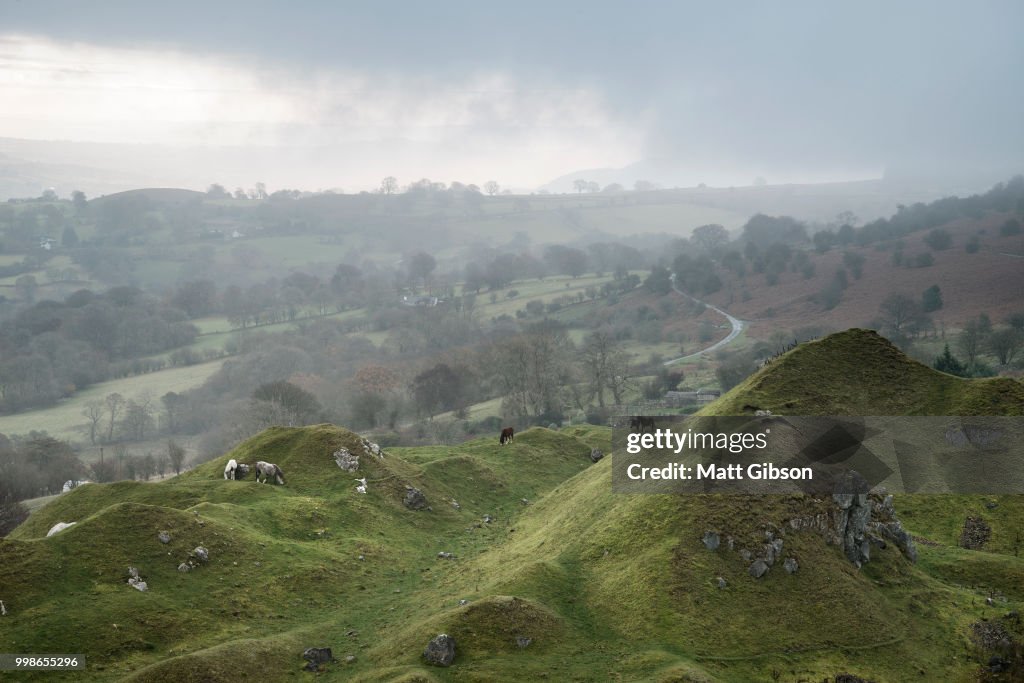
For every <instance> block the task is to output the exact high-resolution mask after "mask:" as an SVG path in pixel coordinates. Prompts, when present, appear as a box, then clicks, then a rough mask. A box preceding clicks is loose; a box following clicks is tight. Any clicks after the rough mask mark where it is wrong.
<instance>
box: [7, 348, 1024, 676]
mask: <svg viewBox="0 0 1024 683" xmlns="http://www.w3.org/2000/svg"><path fill="white" fill-rule="evenodd" d="M755 402H756V403H758V404H766V405H767V406H769V407H772V408H777V410H776V412H783V413H785V412H790V413H791V414H792V411H802V412H805V413H809V414H887V413H892V414H904V413H906V414H948V413H949V411H962V412H965V413H971V412H973V413H984V414H1014V415H1020V414H1022V412H1024V392H1022V388H1021V386H1020V385H1019V384H1018V383H1014V382H1012V381H1010V380H982V381H979V380H959V379H955V378H952V377H947V376H945V375H941V374H939V373H935V372H933V371H931V370H929V369H928V368H925V367H923V366H920V365H918V364H916V363H914V362H913V361H911V360H909V359H908V358H906V357H905V356H903V355H902V354H901V353H900V352H899V351H898V350H897V349H895V347H892V346H891V345H890V344H888V343H887V342H885V341H884V340H882V339H881V338H879V337H878V336H877V335H875V334H874V333H871V332H868V331H864V330H849V331H847V332H844V333H840V334H837V335H833V336H830V337H827V338H824V339H821V340H819V341H816V342H812V343H809V344H805V345H802V346H800V347H797V348H796V349H794V350H792V351H791V352H790V353H789V354H787V355H786V356H784V357H782V358H781V359H779V360H778V361H776V363H774V364H773V365H772V366H769V367H768V368H765V369H764V370H762V371H761V372H759V373H758V374H756V375H754V376H753V377H751V378H750V379H749V380H748V381H747V382H746V383H744V384H742V385H740V386H739V387H737V388H736V389H734V390H733V391H732V392H730V393H728V394H726V395H725V396H723V397H722V399H720V401H718V402H716V403H715V404H712V405H710V406H708V407H707V408H706V409H705V412H706V413H708V414H725V413H734V412H743V411H744V410H747V409H745V408H744V407H743V406H745V405H747V404H751V403H755ZM790 402H791V403H792V405H790ZM593 447H598V448H601V449H602V450H603V451H605V452H606V453H607V452H608V450H609V431H608V430H607V428H600V427H591V426H576V427H568V428H565V429H563V430H561V431H560V432H555V431H551V430H547V429H539V428H536V429H531V430H529V431H526V432H523V433H522V434H519V435H517V436H516V439H515V440H514V441H513V442H512V443H511V444H510V445H507V446H499V445H498V444H497V435H493V436H492V438H487V439H483V440H476V441H471V442H468V443H465V444H461V445H458V446H434V447H425V448H408V449H391V450H387V452H386V453H385V455H384V456H383V458H378V457H376V456H374V455H372V454H370V453H368V452H367V451H366V450H365V448H364V445H363V443H362V442H361V440H360V438H359V437H358V436H357V435H356V434H353V433H352V432H349V431H348V430H345V429H341V428H337V427H333V426H330V425H317V426H312V427H303V428H273V429H270V430H268V431H266V432H264V433H263V434H261V435H259V436H257V437H254V438H253V439H250V440H249V441H246V442H245V443H243V444H241V445H240V446H238V447H237V448H236V449H235V450H233V451H232V452H231V453H229V454H225V455H224V456H222V457H221V458H218V459H216V460H213V461H211V462H209V463H207V464H204V465H202V466H200V467H197V468H196V469H195V470H193V471H190V472H188V473H186V474H184V475H181V476H179V477H175V478H173V479H170V480H168V481H165V482H162V483H159V484H140V483H131V482H122V483H118V484H113V485H100V484H90V485H87V486H84V487H80V488H78V489H75V490H74V491H72V492H70V493H68V494H65V495H63V496H60V497H59V498H57V499H56V500H55V501H54V502H53V503H51V504H49V505H47V506H46V507H43V508H42V509H40V510H39V511H37V512H36V513H34V514H33V516H32V517H31V518H30V519H29V520H28V521H27V522H26V523H25V524H24V525H22V526H21V527H19V528H18V529H16V530H15V532H14V533H13V534H12V536H11V537H10V538H9V539H6V540H3V541H0V586H2V588H0V590H2V591H3V599H4V600H5V603H6V605H7V609H8V615H7V616H6V617H4V618H3V622H2V623H3V628H2V629H0V649H3V650H6V651H11V652H14V651H25V652H35V651H39V652H41V651H44V650H52V651H69V652H70V651H76V652H80V653H84V654H85V655H86V656H87V658H88V661H89V663H90V671H91V673H90V678H91V679H92V680H136V681H181V680H202V681H215V682H216V681H238V680H257V679H258V680H266V681H277V680H290V679H291V678H292V677H294V676H296V675H299V669H300V667H301V666H302V665H303V664H304V662H303V661H302V659H301V657H300V655H301V653H302V651H303V650H304V649H305V648H307V647H322V646H326V647H331V648H332V650H333V654H334V656H335V658H336V659H338V660H339V661H338V662H335V663H331V664H329V665H328V666H327V669H328V671H329V672H330V673H329V674H328V676H329V678H330V679H337V680H342V679H344V680H353V681H406V682H411V681H447V680H487V681H523V680H545V679H546V680H585V681H589V680H595V681H596V680H607V679H609V678H612V679H619V680H624V681H637V680H645V681H648V680H649V681H664V682H669V681H705V682H715V681H719V682H725V681H737V682H746V681H755V680H756V681H761V680H773V679H774V680H791V681H797V680H800V679H803V680H807V681H822V680H829V681H833V680H834V677H835V676H837V675H839V674H840V673H844V672H846V673H851V674H856V675H857V676H860V677H862V679H867V680H875V681H904V680H943V681H967V680H975V677H976V675H981V673H982V672H983V671H984V669H983V666H985V665H986V663H987V662H988V661H989V659H990V657H991V656H993V655H994V653H995V652H996V651H994V650H992V647H997V648H998V647H1001V646H998V645H992V642H988V645H985V643H984V642H983V641H985V638H980V641H978V642H980V643H981V644H975V641H976V640H978V639H979V635H978V634H979V633H980V634H982V635H984V634H985V633H996V634H997V636H998V637H997V638H996V640H999V638H1004V637H1005V638H1006V639H1016V640H1017V642H1019V640H1020V639H1021V638H1022V636H1024V633H1022V629H1021V625H1020V621H1019V619H1018V620H1016V621H1014V619H1013V618H1012V617H1004V614H1007V613H1011V612H1014V611H1015V610H1019V608H1020V606H1021V605H1022V604H1024V588H1022V587H1024V559H1021V558H1019V557H1018V556H1017V554H1016V551H1015V550H1014V548H1015V546H1014V543H1015V541H1014V533H1015V532H1019V529H1020V528H1021V526H1022V524H1024V501H1022V500H1021V497H1019V496H1004V497H999V498H991V497H982V496H926V497H925V496H922V497H912V496H898V497H897V498H896V501H895V508H896V511H897V512H898V513H899V514H900V516H901V518H902V519H903V521H904V523H905V524H906V526H907V527H908V528H909V529H910V530H911V532H912V533H913V534H914V535H915V536H916V537H917V539H918V560H917V563H916V564H913V563H911V562H910V561H909V560H908V559H907V558H906V557H904V555H903V554H901V552H900V550H899V549H898V548H897V547H896V546H895V545H894V544H892V543H890V544H888V545H886V544H878V545H873V546H872V550H871V553H872V554H871V561H870V562H869V563H867V564H865V565H864V566H863V567H862V568H860V569H858V568H856V567H855V566H854V565H852V564H851V563H850V562H849V561H848V560H847V559H846V558H845V557H844V556H843V554H842V552H841V550H840V548H838V547H837V546H835V545H833V544H831V543H830V541H829V534H828V533H824V534H821V533H817V532H814V531H810V530H805V531H795V529H796V528H797V527H798V526H801V525H802V523H803V521H805V520H811V521H813V520H825V521H824V522H822V524H825V525H826V526H827V525H831V524H833V522H832V520H833V519H839V517H835V518H833V512H834V504H833V503H832V501H831V499H816V498H811V497H805V496H760V497H755V496H721V495H715V496H700V495H693V496H667V495H617V494H613V493H611V485H610V472H611V467H610V460H611V458H608V457H606V458H604V459H603V460H601V461H599V462H598V463H597V464H593V465H592V464H591V459H590V457H589V455H590V453H591V448H593ZM341 448H345V449H347V450H349V451H350V452H351V453H354V454H357V455H359V471H358V472H344V471H342V470H341V469H339V467H338V466H337V465H336V464H335V461H334V457H333V455H332V454H334V453H336V452H337V451H338V450H339V449H341ZM228 458H236V459H238V460H239V461H242V462H252V461H253V460H255V459H257V458H259V459H263V460H269V461H274V462H277V463H278V464H279V465H281V467H282V468H283V470H284V472H285V476H286V479H287V484H286V485H285V486H274V485H270V484H267V485H257V484H255V483H254V482H253V481H252V480H251V475H250V479H249V480H248V481H224V480H223V478H222V475H221V472H222V469H223V467H224V465H225V463H226V461H227V459H228ZM356 477H365V478H366V479H367V489H368V490H367V493H366V494H361V493H359V492H357V491H356V489H355V485H356V482H355V481H354V479H355V478H356ZM407 486H414V487H416V488H418V489H419V490H421V491H422V493H423V494H424V495H425V497H426V501H427V502H428V504H429V506H430V507H429V509H423V510H418V511H415V510H410V509H408V508H407V507H406V506H405V505H404V504H403V499H404V498H405V497H406V495H407V492H408V489H407V488H406V487H407ZM878 501H879V502H878V504H879V505H881V504H882V503H881V502H880V501H881V499H878ZM456 502H457V504H456ZM987 503H988V504H987ZM872 514H875V512H872ZM968 516H971V517H974V518H977V519H979V520H982V521H983V522H984V523H985V524H986V525H988V527H989V528H990V529H991V538H990V540H989V541H987V542H986V543H987V545H985V546H984V552H978V551H974V550H965V549H962V548H959V547H958V542H959V538H960V531H961V528H962V526H963V524H964V521H965V519H966V518H967V517H968ZM794 520H796V522H799V524H797V523H795V522H794ZM58 521H76V522H78V523H77V524H76V525H75V526H73V527H71V528H70V529H67V530H65V531H63V532H60V533H59V534H57V535H55V536H53V537H51V538H44V536H45V533H46V530H47V529H48V528H49V527H50V526H51V525H52V524H54V523H56V522H58ZM829 528H831V527H829ZM708 530H713V531H714V532H716V533H718V534H719V535H720V538H721V541H722V544H721V547H719V548H718V549H716V550H708V549H707V548H706V547H705V546H704V544H703V543H702V538H703V536H704V534H705V532H706V531H708ZM160 531H167V532H168V533H169V534H170V536H171V540H170V542H169V543H167V544H166V545H164V544H162V543H161V542H160V541H159V540H158V539H157V534H158V533H159V532H160ZM1018 538H1019V536H1018ZM729 539H731V541H730V540H729ZM766 539H768V540H771V539H781V541H782V550H781V555H780V557H786V558H792V559H794V560H796V561H797V562H798V565H799V568H798V570H797V571H796V572H795V573H788V572H786V571H783V569H782V567H781V566H780V564H779V563H778V562H777V563H776V564H775V565H774V567H773V568H772V569H771V570H770V571H769V572H768V573H767V574H766V575H765V576H764V577H763V578H760V579H754V578H752V577H751V576H750V575H749V574H748V565H749V564H750V562H749V559H746V560H745V559H744V558H743V557H742V553H743V552H745V551H752V552H754V553H760V552H762V550H761V549H762V548H763V547H765V544H766V542H767V541H766ZM200 544H201V545H203V546H204V547H205V548H207V549H208V550H209V561H208V562H206V563H203V562H196V564H197V565H198V566H197V567H195V568H193V569H192V570H191V571H188V572H181V571H179V570H178V565H179V564H180V563H182V562H184V561H186V560H187V558H188V557H189V552H190V551H191V550H193V549H194V548H195V547H196V546H198V545H200ZM730 544H732V545H734V547H733V549H731V550H730V549H729V547H728V546H729V545H730ZM439 553H452V554H453V557H451V558H448V557H445V556H439ZM780 561H781V560H780ZM129 566H134V567H137V568H138V569H139V571H140V573H141V575H142V577H143V579H144V580H146V581H147V583H148V584H149V590H148V591H147V592H145V593H141V592H138V591H136V590H133V589H132V588H131V587H130V586H128V585H127V583H126V581H127V576H128V575H127V568H128V567H129ZM720 580H721V581H720ZM722 582H724V584H722ZM720 584H722V585H724V587H720ZM986 597H990V598H992V606H990V605H987V604H986V600H985V598H986ZM993 629H995V630H994V631H993ZM442 632H443V633H448V634H451V635H452V636H453V637H454V638H455V639H456V641H457V646H456V658H455V662H454V664H453V666H452V667H451V668H450V669H437V668H433V667H430V666H427V665H426V664H425V663H424V662H423V660H422V658H421V656H420V654H421V652H422V650H423V648H424V646H425V645H426V643H427V641H428V640H429V639H430V638H432V637H433V636H435V635H437V634H438V633H442ZM989 641H991V639H989ZM998 652H1004V650H998ZM1004 653H1006V656H1007V657H1009V658H1010V659H1008V660H1007V662H1008V664H1007V665H1008V666H1019V665H1021V664H1022V663H1021V662H1017V663H1016V664H1014V663H1013V661H1014V660H1012V658H1013V657H1014V656H1015V655H1013V653H1012V650H1009V649H1007V650H1005V652H1004ZM348 655H352V656H353V660H352V661H351V663H346V662H345V658H346V656H348ZM999 656H1002V655H999ZM1016 671H1020V669H1017V670H1016ZM776 673H778V675H777V676H776V675H775V674H776ZM1013 675H1016V673H1014V674H1013ZM40 676H42V675H40ZM848 680H853V679H848ZM991 680H1000V679H997V678H993V679H991ZM1004 680H1011V679H1009V678H1006V679H1004ZM1018 680H1019V679H1018Z"/></svg>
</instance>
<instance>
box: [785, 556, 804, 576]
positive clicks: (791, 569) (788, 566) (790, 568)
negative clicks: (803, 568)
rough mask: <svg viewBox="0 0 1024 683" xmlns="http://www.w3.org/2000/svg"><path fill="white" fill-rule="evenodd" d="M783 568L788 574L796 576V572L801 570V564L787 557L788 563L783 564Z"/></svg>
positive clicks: (793, 558)
mask: <svg viewBox="0 0 1024 683" xmlns="http://www.w3.org/2000/svg"><path fill="white" fill-rule="evenodd" d="M782 567H783V569H785V570H786V573H787V574H796V571H797V570H798V569H800V563H799V562H797V561H796V558H795V557H787V558H786V561H785V562H783V563H782Z"/></svg>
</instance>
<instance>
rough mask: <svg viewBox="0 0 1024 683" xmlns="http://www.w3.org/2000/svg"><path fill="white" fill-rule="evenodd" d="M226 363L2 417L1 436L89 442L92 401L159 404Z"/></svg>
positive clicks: (123, 382)
mask: <svg viewBox="0 0 1024 683" xmlns="http://www.w3.org/2000/svg"><path fill="white" fill-rule="evenodd" d="M223 363H224V360H223V359H218V360H213V361H209V362H207V363H198V364H196V365H190V366H186V367H176V368H168V369H166V370H160V371H158V372H151V373H148V374H144V375H133V376H131V377H123V378H121V379H114V380H110V381H109V382H100V383H98V384H94V385H93V386H91V387H89V388H87V389H83V390H82V391H79V392H77V393H76V394H75V395H74V396H72V397H71V398H68V399H64V400H63V401H61V402H60V403H58V404H57V405H55V406H53V407H50V408H43V409H41V410H30V411H28V412H24V413H18V414H16V415H0V433H2V434H27V433H28V432H30V431H33V430H35V431H46V432H47V433H49V434H50V436H53V437H56V438H58V439H67V440H69V441H72V442H75V443H82V442H83V441H84V442H88V433H87V431H86V430H85V425H86V419H85V418H84V417H83V416H82V409H83V408H84V407H85V404H86V403H88V402H89V401H92V400H96V399H103V397H105V396H107V395H108V394H111V393H114V392H116V393H119V394H121V395H122V396H124V397H125V398H126V399H129V398H136V397H138V396H141V395H143V394H149V395H150V396H152V397H153V399H154V400H156V401H157V402H159V398H160V396H162V395H163V394H165V393H167V392H168V391H174V392H182V391H186V390H188V389H193V388H195V387H197V386H199V385H200V384H202V383H203V382H205V381H206V379H207V378H208V377H209V376H210V375H212V374H213V373H215V372H216V371H217V370H219V369H220V366H221V365H222V364H223Z"/></svg>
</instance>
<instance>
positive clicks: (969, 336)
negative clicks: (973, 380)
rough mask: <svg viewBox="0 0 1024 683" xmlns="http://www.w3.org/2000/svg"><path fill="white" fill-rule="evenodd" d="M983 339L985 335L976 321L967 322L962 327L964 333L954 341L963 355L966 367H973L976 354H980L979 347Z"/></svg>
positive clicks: (976, 357)
mask: <svg viewBox="0 0 1024 683" xmlns="http://www.w3.org/2000/svg"><path fill="white" fill-rule="evenodd" d="M984 339H985V334H984V331H983V330H982V326H981V325H980V324H979V323H978V321H977V320H969V321H967V324H966V325H964V331H963V332H961V333H960V336H959V337H958V338H957V340H956V345H957V348H959V349H960V351H961V353H963V354H964V357H965V358H966V360H967V365H968V367H973V366H974V364H975V361H976V360H977V359H978V354H979V353H981V345H982V342H983V341H984Z"/></svg>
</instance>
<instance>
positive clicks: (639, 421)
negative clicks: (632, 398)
mask: <svg viewBox="0 0 1024 683" xmlns="http://www.w3.org/2000/svg"><path fill="white" fill-rule="evenodd" d="M647 427H650V428H651V432H652V433H653V432H654V418H653V417H643V416H641V415H637V416H635V417H631V418H630V419H629V428H630V429H632V430H640V433H641V434H643V433H644V430H645V429H646V428H647Z"/></svg>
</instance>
